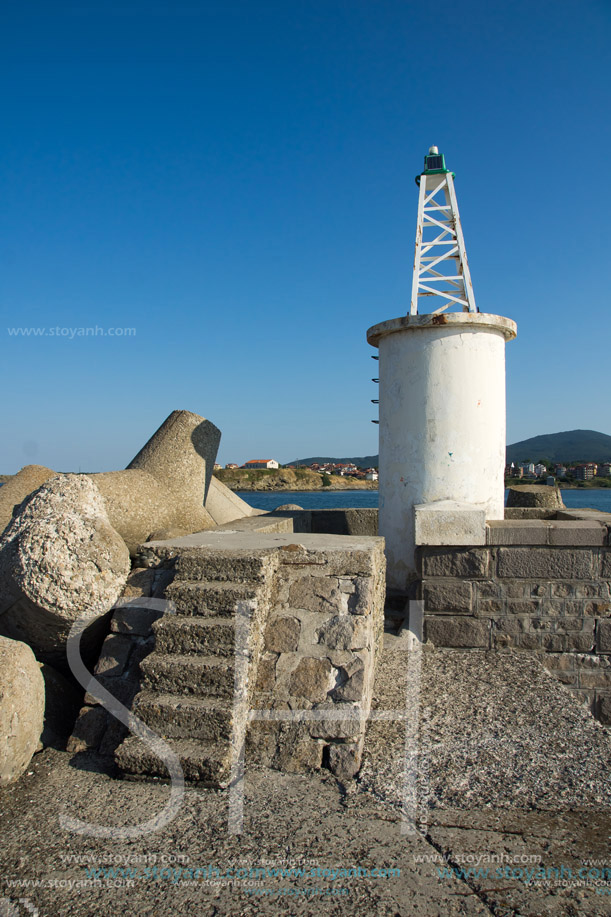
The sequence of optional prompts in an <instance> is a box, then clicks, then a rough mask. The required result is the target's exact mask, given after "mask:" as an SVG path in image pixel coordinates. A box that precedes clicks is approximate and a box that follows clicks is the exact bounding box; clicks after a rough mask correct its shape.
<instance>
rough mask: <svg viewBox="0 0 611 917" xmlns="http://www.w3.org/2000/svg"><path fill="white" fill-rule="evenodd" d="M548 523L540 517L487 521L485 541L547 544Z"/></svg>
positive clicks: (489, 542)
mask: <svg viewBox="0 0 611 917" xmlns="http://www.w3.org/2000/svg"><path fill="white" fill-rule="evenodd" d="M548 532H549V524H548V523H546V522H544V521H543V520H542V519H515V520H511V521H509V520H498V521H496V520H495V521H492V522H488V523H487V525H486V542H487V544H490V545H500V544H506V545H510V544H511V545H513V544H547V543H548Z"/></svg>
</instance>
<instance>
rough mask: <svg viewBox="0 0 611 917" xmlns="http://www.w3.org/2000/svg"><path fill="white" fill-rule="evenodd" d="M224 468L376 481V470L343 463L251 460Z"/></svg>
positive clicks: (230, 463) (218, 468)
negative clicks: (302, 472) (306, 470)
mask: <svg viewBox="0 0 611 917" xmlns="http://www.w3.org/2000/svg"><path fill="white" fill-rule="evenodd" d="M225 468H226V469H227V470H229V471H235V470H236V469H241V470H242V471H271V470H275V469H278V468H287V469H289V470H292V471H296V470H297V469H298V468H309V470H310V471H316V472H317V473H318V474H323V475H324V474H328V475H332V474H335V475H339V476H340V477H342V478H344V477H349V478H357V479H360V480H362V481H377V480H378V469H377V468H358V467H357V466H356V465H351V464H346V463H343V462H326V463H325V464H323V465H319V464H318V462H313V463H312V464H311V465H279V464H278V462H277V461H276V460H275V459H251V460H250V461H249V462H245V463H244V464H243V465H236V464H235V462H228V463H227V464H226V465H225ZM222 469H223V466H222V465H219V464H216V465H215V466H214V470H215V471H222Z"/></svg>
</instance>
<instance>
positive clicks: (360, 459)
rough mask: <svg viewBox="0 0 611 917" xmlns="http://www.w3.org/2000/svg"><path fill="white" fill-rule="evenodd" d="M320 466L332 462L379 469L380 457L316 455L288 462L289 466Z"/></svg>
mask: <svg viewBox="0 0 611 917" xmlns="http://www.w3.org/2000/svg"><path fill="white" fill-rule="evenodd" d="M315 462H316V463H317V464H318V465H326V464H327V462H332V463H333V464H334V465H340V464H344V465H350V464H352V465H356V467H357V468H377V467H378V456H377V455H357V456H356V458H355V457H354V456H353V457H352V458H333V457H332V456H329V455H315V456H314V457H313V458H304V459H295V460H294V461H293V462H287V463H286V464H287V465H296V466H299V465H313V464H314V463H315Z"/></svg>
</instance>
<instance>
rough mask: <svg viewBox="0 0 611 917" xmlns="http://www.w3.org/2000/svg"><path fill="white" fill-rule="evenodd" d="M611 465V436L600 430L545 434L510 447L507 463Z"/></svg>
mask: <svg viewBox="0 0 611 917" xmlns="http://www.w3.org/2000/svg"><path fill="white" fill-rule="evenodd" d="M539 459H548V460H549V461H550V462H579V461H582V462H611V436H607V434H606V433H597V432H596V430H567V431H566V432H564V433H544V434H543V435H541V436H533V437H531V439H524V440H522V442H519V443H512V445H511V446H507V462H508V463H509V462H516V463H517V462H527V461H528V462H537V461H538V460H539Z"/></svg>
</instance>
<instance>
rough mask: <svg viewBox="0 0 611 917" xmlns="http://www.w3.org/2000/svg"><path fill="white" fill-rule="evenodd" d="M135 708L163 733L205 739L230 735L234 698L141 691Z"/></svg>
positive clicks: (177, 736)
mask: <svg viewBox="0 0 611 917" xmlns="http://www.w3.org/2000/svg"><path fill="white" fill-rule="evenodd" d="M133 712H134V713H135V715H136V716H137V717H139V718H140V719H141V720H142V721H143V722H144V723H146V725H147V726H150V728H151V729H152V730H153V731H154V732H156V733H158V735H161V736H164V737H166V736H167V737H168V738H178V739H180V738H188V739H201V740H202V741H204V742H218V741H219V740H220V739H225V740H229V739H231V732H232V728H233V719H234V710H233V699H231V700H224V701H223V699H219V698H214V699H212V698H209V697H190V696H185V695H184V694H156V693H153V692H148V691H141V692H140V694H139V695H138V697H137V698H136V701H135V703H134V708H133ZM238 715H239V713H238Z"/></svg>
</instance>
